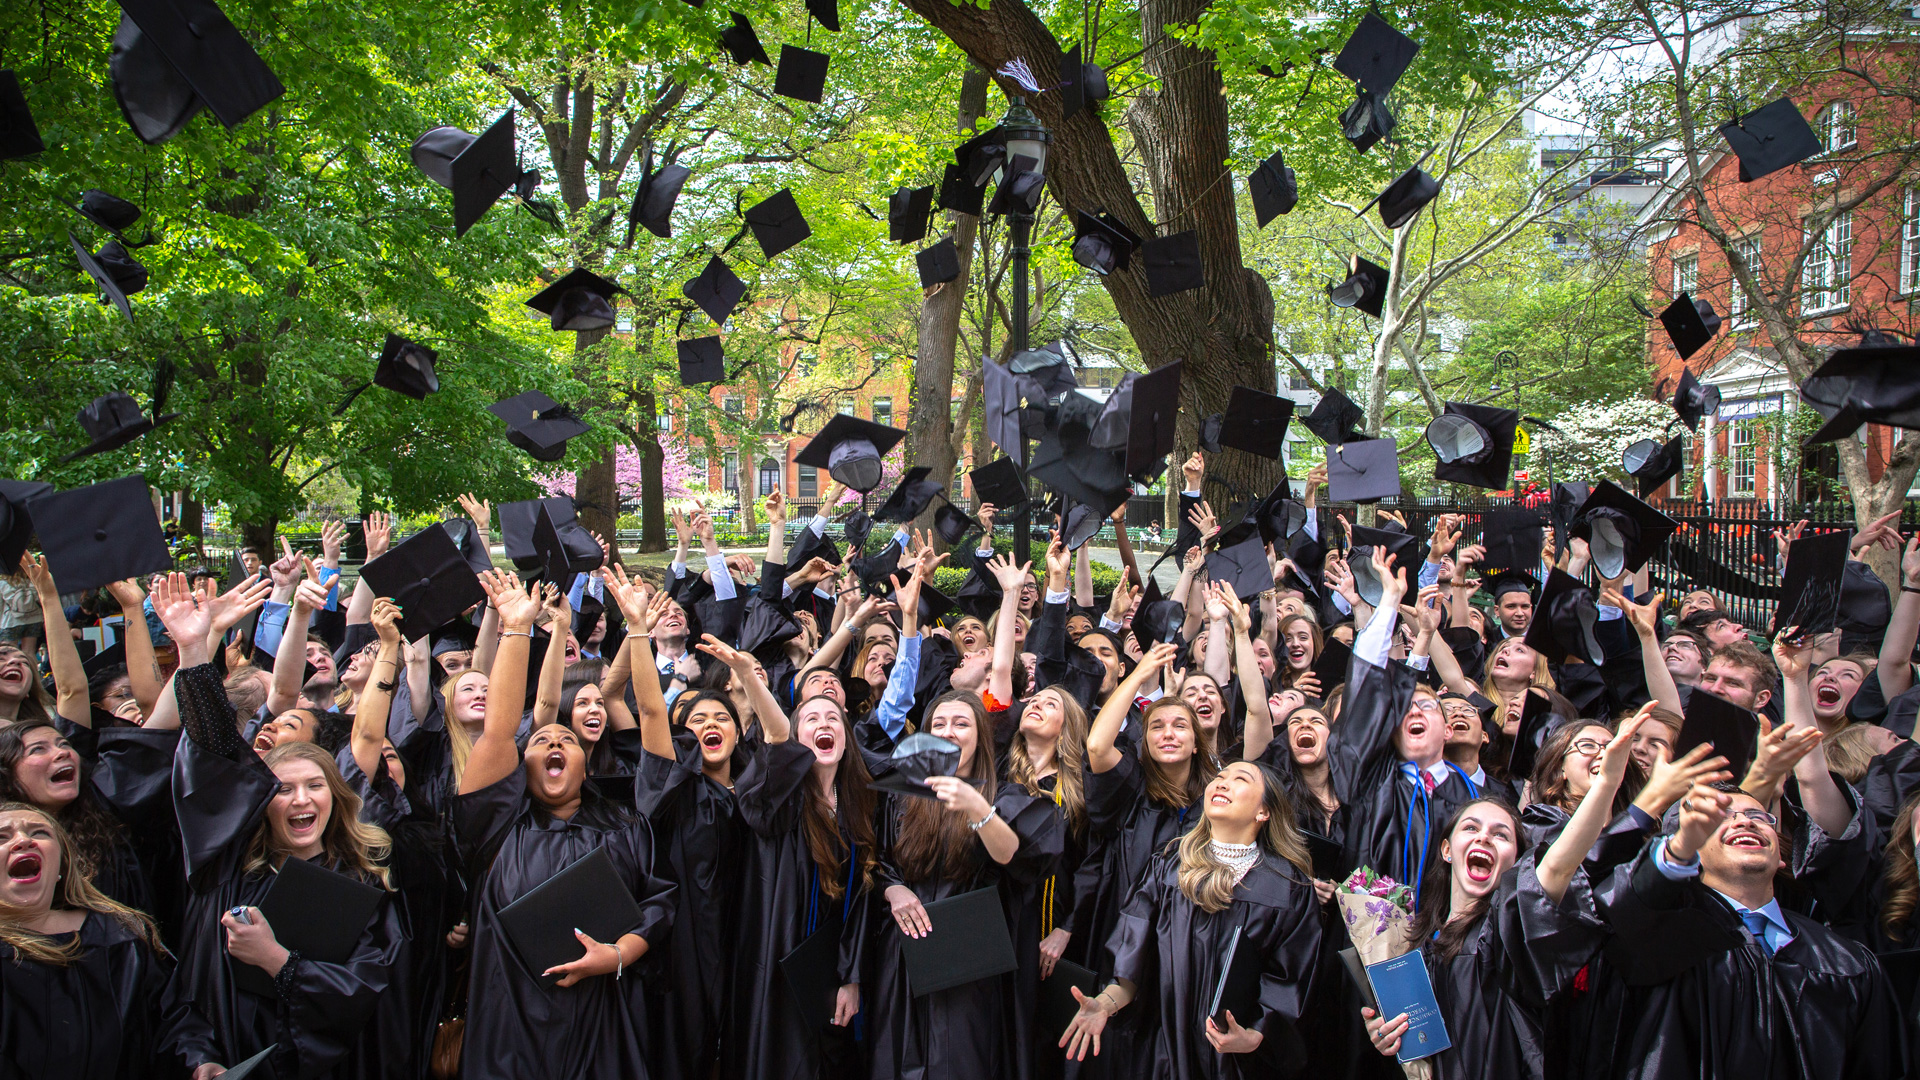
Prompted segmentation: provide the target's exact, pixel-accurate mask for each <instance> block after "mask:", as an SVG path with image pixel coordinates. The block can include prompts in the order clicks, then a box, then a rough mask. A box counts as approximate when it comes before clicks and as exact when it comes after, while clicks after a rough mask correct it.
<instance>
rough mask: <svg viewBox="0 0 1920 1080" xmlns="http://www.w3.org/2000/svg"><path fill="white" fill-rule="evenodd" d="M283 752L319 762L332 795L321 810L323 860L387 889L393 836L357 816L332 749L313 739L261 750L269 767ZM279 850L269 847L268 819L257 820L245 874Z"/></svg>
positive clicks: (355, 800)
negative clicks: (329, 803) (330, 805)
mask: <svg viewBox="0 0 1920 1080" xmlns="http://www.w3.org/2000/svg"><path fill="white" fill-rule="evenodd" d="M289 758H300V759H302V760H305V761H311V762H313V763H314V764H315V765H318V766H319V767H320V775H321V776H322V777H324V778H325V779H326V781H327V792H328V794H330V795H332V796H333V808H332V810H331V811H329V812H328V814H327V827H326V828H325V829H324V830H322V831H321V834H320V846H321V851H322V852H323V853H324V854H325V856H326V858H327V861H328V862H330V863H333V864H334V865H336V866H338V867H340V868H342V869H344V870H345V871H346V872H347V873H348V874H350V875H352V876H355V877H358V878H360V879H362V880H364V881H368V882H378V883H379V884H380V886H381V887H382V888H385V889H388V890H391V889H392V888H393V882H392V880H391V879H389V878H388V876H387V868H386V867H385V866H383V865H381V864H382V863H384V862H386V859H387V855H388V854H389V853H391V852H392V850H393V840H392V839H391V838H390V837H388V836H387V831H386V830H385V829H382V828H381V827H380V826H378V825H369V824H367V823H366V822H364V821H361V820H360V796H358V795H356V794H354V791H353V789H352V788H350V787H348V786H347V782H346V781H345V780H343V779H341V778H340V768H339V766H337V765H335V764H334V762H333V755H331V754H329V753H327V752H326V751H325V750H322V749H320V747H318V746H316V745H314V744H313V743H304V742H303V743H281V744H280V745H279V746H276V747H274V748H273V749H271V750H269V751H267V756H266V759H265V764H266V766H267V768H269V769H271V768H273V767H274V766H275V765H278V764H280V763H281V762H283V761H286V760H287V759H289ZM285 854H287V853H286V852H284V851H278V850H275V848H274V847H273V825H272V824H271V823H270V822H267V821H265V820H262V821H261V822H260V827H259V828H257V829H255V830H254V832H253V839H252V840H251V841H249V842H248V844H247V858H246V862H245V864H244V865H245V868H246V871H247V873H249V874H251V873H254V872H256V871H258V870H263V869H266V868H267V867H269V866H273V865H275V864H276V862H277V860H276V859H275V858H274V856H276V855H285Z"/></svg>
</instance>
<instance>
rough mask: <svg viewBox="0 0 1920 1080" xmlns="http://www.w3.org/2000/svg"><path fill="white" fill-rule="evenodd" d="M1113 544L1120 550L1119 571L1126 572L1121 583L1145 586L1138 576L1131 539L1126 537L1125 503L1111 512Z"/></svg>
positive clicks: (1138, 570) (1137, 562)
mask: <svg viewBox="0 0 1920 1080" xmlns="http://www.w3.org/2000/svg"><path fill="white" fill-rule="evenodd" d="M1113 542H1114V546H1116V547H1118V548H1119V549H1120V569H1122V570H1124V571H1125V572H1126V573H1125V575H1124V576H1123V577H1122V578H1121V581H1122V582H1123V583H1124V582H1128V581H1131V582H1133V583H1134V584H1135V585H1145V584H1146V581H1145V580H1144V579H1143V578H1141V576H1140V561H1139V560H1138V559H1136V558H1135V557H1134V554H1133V537H1131V536H1129V535H1127V504H1126V503H1121V504H1120V505H1119V507H1117V508H1116V509H1115V510H1114V511H1113Z"/></svg>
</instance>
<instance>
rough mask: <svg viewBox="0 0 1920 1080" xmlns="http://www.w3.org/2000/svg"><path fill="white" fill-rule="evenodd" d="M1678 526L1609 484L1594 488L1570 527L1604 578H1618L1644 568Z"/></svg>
mask: <svg viewBox="0 0 1920 1080" xmlns="http://www.w3.org/2000/svg"><path fill="white" fill-rule="evenodd" d="M1679 527H1680V523H1679V522H1677V521H1674V520H1673V519H1672V518H1670V517H1668V516H1667V515H1665V514H1663V513H1661V512H1660V511H1658V510H1655V509H1654V508H1653V507H1651V506H1648V505H1647V504H1646V503H1644V502H1641V501H1640V500H1639V499H1636V498H1634V497H1633V496H1631V495H1629V494H1627V493H1626V492H1624V491H1622V490H1620V488H1619V487H1618V486H1616V485H1615V484H1614V483H1613V481H1611V480H1602V481H1600V482H1599V483H1598V484H1595V485H1594V488H1593V493H1592V494H1590V495H1588V496H1587V499H1586V502H1585V503H1583V504H1582V505H1581V507H1580V514H1579V516H1578V517H1576V518H1575V519H1574V521H1573V524H1572V526H1571V528H1572V532H1573V535H1574V536H1576V537H1578V538H1580V539H1582V540H1585V541H1586V542H1587V544H1588V547H1589V549H1590V550H1591V551H1592V552H1593V566H1594V569H1595V570H1597V571H1599V573H1600V576H1601V577H1603V578H1617V577H1619V576H1620V575H1621V574H1622V573H1623V572H1625V573H1630V572H1632V571H1635V570H1638V569H1640V568H1641V567H1642V566H1645V565H1646V563H1647V560H1648V559H1649V558H1652V557H1653V553H1654V552H1655V551H1658V550H1659V549H1660V545H1662V544H1664V543H1666V542H1667V537H1669V536H1672V535H1673V532H1674V530H1675V529H1678V528H1679Z"/></svg>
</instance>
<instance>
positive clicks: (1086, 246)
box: [1073, 210, 1141, 277]
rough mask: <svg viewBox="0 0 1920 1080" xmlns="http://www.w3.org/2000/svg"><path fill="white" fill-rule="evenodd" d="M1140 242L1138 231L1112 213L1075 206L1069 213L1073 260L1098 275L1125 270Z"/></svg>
mask: <svg viewBox="0 0 1920 1080" xmlns="http://www.w3.org/2000/svg"><path fill="white" fill-rule="evenodd" d="M1140 242H1141V241H1140V236H1139V234H1138V233H1135V232H1134V231H1133V230H1132V229H1129V228H1127V227H1126V225H1125V224H1123V223H1122V222H1121V221H1120V219H1119V218H1117V217H1114V216H1113V215H1112V214H1109V213H1106V212H1104V211H1102V212H1101V213H1098V214H1089V213H1087V212H1086V211H1085V210H1079V211H1076V212H1075V213H1074V215H1073V261H1074V262H1077V263H1079V264H1080V265H1081V266H1084V267H1086V268H1087V269H1089V270H1091V271H1093V272H1094V273H1096V274H1099V275H1101V276H1102V277H1105V276H1106V275H1108V274H1111V273H1113V272H1114V271H1116V270H1125V269H1126V268H1127V262H1128V260H1130V259H1132V258H1133V253H1134V252H1135V251H1138V250H1139V249H1140Z"/></svg>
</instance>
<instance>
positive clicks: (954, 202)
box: [939, 163, 987, 217]
mask: <svg viewBox="0 0 1920 1080" xmlns="http://www.w3.org/2000/svg"><path fill="white" fill-rule="evenodd" d="M986 204H987V192H986V190H985V189H984V188H982V187H981V186H980V185H978V184H975V183H974V182H973V178H972V177H971V176H969V175H968V173H967V167H966V165H965V164H964V163H962V164H954V165H948V166H947V169H946V173H945V174H944V175H943V176H942V178H941V180H940V198H939V206H940V209H942V210H952V211H954V212H955V213H960V214H972V215H973V216H974V217H979V216H980V210H981V208H982V207H984V206H985V205H986Z"/></svg>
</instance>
